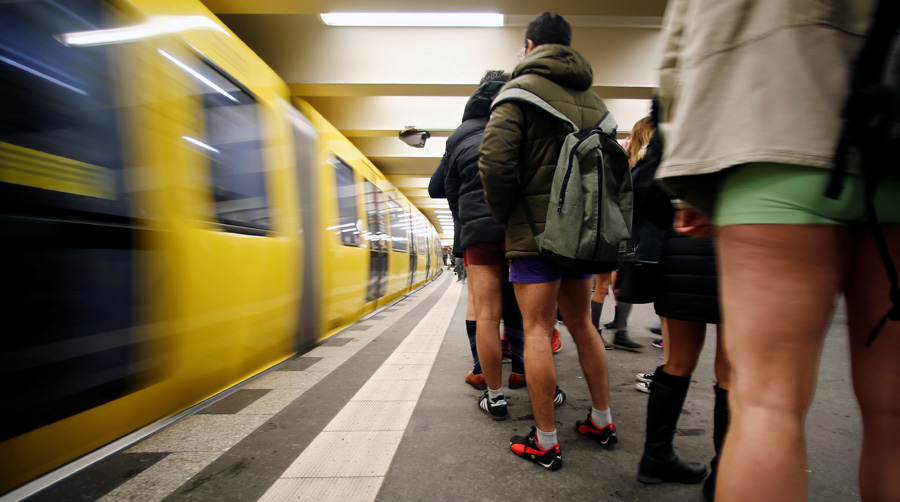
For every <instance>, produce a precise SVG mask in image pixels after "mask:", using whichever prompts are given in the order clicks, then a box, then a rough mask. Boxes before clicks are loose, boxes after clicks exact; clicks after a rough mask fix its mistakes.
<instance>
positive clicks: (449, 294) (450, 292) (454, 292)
mask: <svg viewBox="0 0 900 502" xmlns="http://www.w3.org/2000/svg"><path fill="white" fill-rule="evenodd" d="M460 294H461V288H460V287H458V286H457V287H453V285H451V286H450V287H448V288H447V291H446V292H445V293H444V294H443V296H442V297H441V298H440V300H438V302H437V303H436V304H435V306H434V307H432V308H431V310H429V312H428V313H426V314H425V317H424V318H423V319H422V321H420V322H419V323H418V324H417V325H416V326H415V327H413V329H412V330H411V331H410V333H409V334H407V338H406V339H404V341H405V340H407V339H409V337H410V336H413V334H414V333H415V332H416V330H417V328H418V326H419V325H422V324H423V323H424V322H425V321H426V320H427V319H429V316H431V315H432V313H433V312H437V313H439V314H443V315H441V317H442V318H443V317H444V315H445V314H446V312H445V311H444V310H439V309H443V308H444V306H445V305H447V304H449V303H452V304H454V305H455V304H456V303H458V301H459V296H460ZM451 298H452V299H453V300H454V301H453V302H450V301H449V300H450V299H451ZM443 324H444V326H445V328H444V329H445V331H444V334H445V335H446V331H447V330H449V316H448V318H447V322H444V323H443ZM402 344H403V342H401V345H402ZM398 349H399V346H398V348H397V349H395V350H394V352H392V353H391V354H390V355H389V356H388V358H387V359H386V360H389V359H390V358H391V357H393V356H394V355H395V354H397V352H396V351H397V350H398ZM436 355H437V354H435V358H436ZM435 358H431V360H430V361H428V362H427V363H425V364H423V365H424V366H428V373H430V372H431V369H432V368H433V367H434V360H435ZM372 381H373V378H371V377H370V378H369V380H367V381H366V383H364V384H363V387H365V385H367V384H369V382H372ZM376 381H383V380H376ZM423 389H424V383H423V385H422V387H421V388H420V389H419V391H418V392H417V395H416V399H415V401H414V402H418V399H419V398H420V397H421V394H422V390H423ZM354 397H355V396H354ZM350 401H353V398H351V400H350ZM370 401H371V400H370ZM375 401H376V402H391V401H398V400H396V399H393V400H388V401H381V400H375ZM404 401H405V400H404ZM358 402H361V401H358ZM344 409H346V405H345V408H342V410H341V412H343V410H344ZM341 412H338V414H337V415H336V416H335V417H334V418H333V419H332V420H331V422H329V424H327V425H326V426H325V428H324V429H323V431H322V432H321V433H320V434H319V436H317V437H316V439H314V440H313V442H312V443H310V445H309V446H307V448H306V449H305V450H304V451H303V452H301V453H300V455H299V456H298V457H297V458H296V459H295V460H294V462H292V463H291V465H290V466H288V468H287V469H285V472H284V473H282V474H281V475H280V476H279V479H291V478H288V477H287V476H286V475H285V473H288V472H291V471H292V470H293V469H294V468H295V466H296V465H298V464H300V463H301V462H302V461H304V460H305V459H304V458H303V457H304V453H305V452H306V451H308V450H309V448H310V447H311V446H312V445H313V444H315V443H316V442H317V440H318V439H319V437H320V436H323V435H324V434H334V433H343V432H344V431H335V432H329V433H326V432H325V431H326V430H328V428H329V427H330V426H332V424H334V426H337V425H338V417H340V416H341ZM410 416H411V414H410ZM408 424H409V422H408V420H407V426H408ZM405 431H406V427H404V428H403V429H402V430H397V431H384V432H394V433H401V438H400V440H402V433H403V432H405ZM359 432H367V433H372V432H375V433H377V432H379V431H359ZM322 440H323V441H324V440H325V438H324V437H322ZM399 443H400V441H399V440H398V441H397V444H395V445H393V448H391V451H390V460H391V461H392V460H393V456H394V454H396V451H397V448H398V447H399ZM378 447H379V448H382V449H383V448H384V445H381V444H379V445H378ZM347 448H348V446H347V445H344V449H345V450H346V449H347ZM344 453H346V451H344ZM328 456H331V457H333V458H335V459H337V458H340V457H339V456H338V454H336V453H335V451H334V450H332V451H329V452H328V454H327V455H324V456H323V457H319V458H318V459H317V461H319V462H320V463H322V465H326V463H327V461H328V458H327V457H328ZM389 467H390V462H388V468H389ZM386 475H387V470H386V471H385V474H384V475H380V476H359V477H361V478H373V479H379V478H380V479H383V478H384V477H385V476H386ZM343 477H348V476H343ZM297 479H336V478H330V477H319V476H317V477H307V478H297ZM269 490H271V487H270V488H269ZM269 490H267V491H266V493H264V494H263V495H262V497H261V499H265V498H266V497H267V494H268V493H269Z"/></svg>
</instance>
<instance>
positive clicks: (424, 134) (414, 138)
mask: <svg viewBox="0 0 900 502" xmlns="http://www.w3.org/2000/svg"><path fill="white" fill-rule="evenodd" d="M430 137H431V133H430V132H428V131H420V130H419V129H416V128H414V127H410V128H407V129H404V130H402V131H400V141H402V142H404V143H406V144H407V145H409V146H411V147H413V148H424V147H425V140H426V139H428V138H430Z"/></svg>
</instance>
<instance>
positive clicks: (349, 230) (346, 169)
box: [328, 158, 360, 246]
mask: <svg viewBox="0 0 900 502" xmlns="http://www.w3.org/2000/svg"><path fill="white" fill-rule="evenodd" d="M330 164H331V165H332V166H333V167H334V176H335V181H336V183H335V186H336V187H337V200H338V214H339V216H340V219H339V220H338V224H337V225H330V226H329V227H328V229H329V231H331V230H334V232H335V233H336V234H339V235H340V236H341V242H343V243H344V245H345V246H359V242H360V238H359V231H360V228H359V213H358V211H357V205H356V181H355V180H354V179H353V169H352V168H351V167H350V166H348V165H347V164H346V163H345V162H344V161H343V160H341V159H339V158H334V159H332V160H331V162H330Z"/></svg>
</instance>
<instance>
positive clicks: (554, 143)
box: [478, 44, 607, 259]
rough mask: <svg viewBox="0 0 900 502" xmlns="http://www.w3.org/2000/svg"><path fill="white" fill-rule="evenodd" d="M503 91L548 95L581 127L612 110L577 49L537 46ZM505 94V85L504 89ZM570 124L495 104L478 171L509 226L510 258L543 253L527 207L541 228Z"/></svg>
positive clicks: (522, 107)
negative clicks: (593, 87)
mask: <svg viewBox="0 0 900 502" xmlns="http://www.w3.org/2000/svg"><path fill="white" fill-rule="evenodd" d="M512 77H513V78H512V80H510V81H509V82H508V83H507V84H506V86H504V89H506V88H509V87H520V88H524V89H526V90H528V91H531V92H534V93H535V94H537V95H539V96H540V97H542V98H543V99H544V100H546V101H547V102H549V103H550V104H552V105H553V106H554V107H555V108H556V109H557V110H559V111H560V112H562V113H563V114H565V115H566V116H567V117H568V118H569V119H570V120H572V122H574V123H575V125H577V126H578V127H579V129H580V128H584V127H587V126H590V125H595V124H597V123H599V122H600V120H601V119H602V118H603V115H604V114H605V113H606V111H607V108H606V105H605V104H604V103H603V100H601V99H600V98H599V97H597V95H596V94H594V93H593V92H591V90H590V88H591V85H592V83H593V80H594V72H593V70H592V69H591V64H590V62H589V61H588V60H587V59H586V58H585V57H584V56H583V55H581V53H579V52H578V51H576V50H575V49H572V48H571V47H568V46H564V45H556V44H546V45H539V46H537V47H536V48H535V49H534V50H533V51H532V52H531V54H529V55H528V57H527V58H525V60H524V61H522V62H521V63H520V64H519V65H518V66H517V67H516V69H515V70H514V71H513V74H512ZM501 92H502V90H501ZM570 132H572V130H571V127H569V126H568V125H567V124H566V123H564V122H562V121H561V120H559V119H557V118H555V117H553V116H551V115H550V114H548V113H547V112H545V111H542V110H540V109H538V108H537V107H535V106H534V105H531V104H528V103H525V102H505V103H502V104H500V105H498V106H496V107H494V108H493V110H492V112H491V118H490V120H489V121H488V124H487V127H486V128H485V132H484V139H483V140H482V142H481V148H480V150H479V161H478V170H479V172H480V174H481V181H482V184H483V185H484V196H485V199H486V200H487V202H488V206H489V207H490V210H491V214H492V215H493V217H494V219H495V220H496V221H497V222H498V223H500V224H501V225H503V226H504V227H505V228H506V257H507V258H509V259H515V258H525V257H536V256H539V253H538V250H537V245H536V244H535V242H534V235H533V233H532V230H531V227H530V226H529V224H528V219H527V218H526V216H525V209H524V205H525V204H527V205H528V207H529V208H530V209H531V213H532V215H533V216H534V219H535V223H536V225H537V228H538V232H542V231H543V228H544V221H545V219H546V214H547V205H548V203H549V199H550V185H551V183H552V181H553V173H554V171H555V169H556V161H557V157H558V156H559V151H560V148H561V147H562V144H563V141H564V140H565V137H566V135H567V134H569V133H570Z"/></svg>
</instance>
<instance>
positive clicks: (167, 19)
mask: <svg viewBox="0 0 900 502" xmlns="http://www.w3.org/2000/svg"><path fill="white" fill-rule="evenodd" d="M0 69H2V70H0V101H2V106H0V109H2V117H0V239H2V246H0V253H2V260H0V266H2V267H3V281H2V286H0V288H2V301H0V309H2V319H3V322H4V328H3V330H2V331H3V335H2V344H0V375H2V381H3V382H4V385H5V387H6V389H7V390H6V391H4V392H3V393H2V397H0V400H2V401H0V424H2V427H0V434H2V437H0V493H3V492H7V491H8V490H11V489H13V488H15V487H16V486H19V485H21V484H23V483H25V482H28V481H29V480H32V479H35V478H37V477H39V476H41V475H42V474H44V473H47V472H48V471H51V470H53V469H55V468H57V467H59V466H61V465H63V464H66V463H67V462H70V461H72V460H73V459H76V458H78V457H80V456H82V455H85V454H88V453H89V452H92V451H94V450H96V449H98V448H101V447H104V445H108V444H110V443H111V442H114V441H117V440H118V442H119V443H121V442H122V441H123V440H121V439H120V438H123V437H131V438H136V437H137V436H136V434H137V435H141V434H147V433H149V432H151V431H152V430H154V427H159V426H162V424H165V423H166V421H167V420H168V421H172V420H174V419H177V418H178V417H180V416H184V415H185V414H186V413H188V412H189V411H190V410H191V408H192V407H195V406H198V405H199V404H200V403H203V402H204V401H205V400H210V399H214V398H215V396H217V395H221V393H223V392H225V391H227V389H229V388H233V387H234V386H235V385H238V384H240V383H241V382H243V381H245V380H247V379H248V378H251V377H253V376H254V375H257V374H259V373H260V372H262V371H265V370H266V369H268V368H271V367H272V366H274V365H276V364H278V363H280V362H282V361H284V360H286V359H288V358H290V357H292V356H293V355H295V354H297V353H298V352H302V351H305V350H307V349H309V348H311V347H313V346H314V345H315V344H316V343H318V342H321V341H322V340H324V339H326V338H327V337H329V336H331V335H332V334H334V333H336V332H338V331H339V330H341V329H343V328H345V327H347V326H348V325H349V324H351V323H353V322H355V321H357V320H359V319H360V318H361V317H363V316H365V315H367V314H368V313H370V312H373V311H375V310H376V309H378V308H380V307H383V306H384V305H387V304H389V303H391V302H392V301H395V300H396V299H398V298H400V297H401V296H402V295H404V294H408V293H409V292H411V291H412V290H414V289H415V288H417V287H420V286H421V285H422V284H423V283H424V282H425V281H428V280H430V279H433V278H434V277H435V276H436V275H437V274H439V273H440V271H441V266H440V265H441V247H440V245H439V244H438V240H437V234H436V232H435V230H434V229H433V228H432V226H431V225H430V224H429V223H428V221H427V220H426V219H425V218H424V216H422V215H421V213H420V212H419V211H418V210H417V209H416V208H415V207H413V206H412V205H411V204H410V203H409V201H408V200H407V199H406V198H405V197H403V195H401V194H400V193H399V191H397V190H396V189H395V188H394V187H392V186H391V184H390V183H389V182H388V181H387V179H386V178H385V177H384V176H383V175H382V174H381V173H379V172H378V170H377V169H376V168H375V167H374V166H373V165H372V164H371V162H369V161H368V160H367V159H366V158H365V157H364V156H363V155H362V154H361V153H360V152H359V151H358V150H357V149H356V148H354V147H353V145H352V144H351V143H350V142H349V141H348V140H347V139H346V138H344V137H343V136H341V134H340V133H339V132H338V131H337V130H336V129H335V128H334V127H333V126H332V125H330V124H329V123H328V122H327V121H326V120H325V119H324V118H323V117H322V116H321V115H319V114H318V113H317V112H316V111H315V110H313V109H312V108H311V107H310V106H309V105H308V104H307V103H304V102H302V101H296V102H294V103H290V102H289V101H288V100H289V97H288V96H289V94H288V89H287V86H286V84H285V83H284V82H283V81H282V80H281V79H280V78H279V77H278V76H277V75H276V74H275V73H274V72H273V71H272V70H271V69H270V68H269V67H267V66H266V65H265V64H264V63H263V61H262V60H260V59H259V57H257V56H256V55H255V54H254V53H253V52H252V51H251V50H250V49H249V48H247V47H246V46H245V45H244V44H243V43H242V42H241V41H240V40H238V39H237V38H236V37H235V36H234V34H233V33H231V32H230V31H229V30H228V29H227V28H226V27H225V26H224V25H222V24H221V23H220V22H219V21H218V20H217V19H216V18H215V17H214V16H213V15H212V14H211V13H210V12H209V11H208V10H207V9H206V8H205V7H204V6H203V5H202V4H200V3H199V2H197V1H193V0H190V1H185V0H178V1H175V0H171V1H165V0H132V1H115V0H109V1H105V0H66V1H51V0H32V1H9V2H0ZM135 431H138V432H135ZM107 448H108V447H107Z"/></svg>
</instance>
